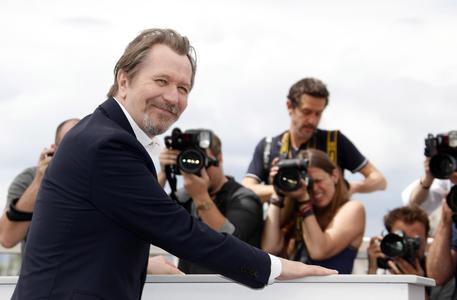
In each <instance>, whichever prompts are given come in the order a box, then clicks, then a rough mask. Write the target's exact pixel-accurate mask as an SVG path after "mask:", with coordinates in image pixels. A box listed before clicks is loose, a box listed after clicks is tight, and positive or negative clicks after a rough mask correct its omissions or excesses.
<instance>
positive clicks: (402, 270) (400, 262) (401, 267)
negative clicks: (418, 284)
mask: <svg viewBox="0 0 457 300" xmlns="http://www.w3.org/2000/svg"><path fill="white" fill-rule="evenodd" d="M387 265H388V266H389V271H390V272H391V273H392V274H409V275H417V276H425V272H424V270H423V269H422V267H421V265H420V263H419V258H417V257H416V266H415V267H413V266H412V265H411V264H410V263H409V262H407V261H406V260H405V259H403V258H401V257H396V258H394V259H393V260H390V261H389V262H387Z"/></svg>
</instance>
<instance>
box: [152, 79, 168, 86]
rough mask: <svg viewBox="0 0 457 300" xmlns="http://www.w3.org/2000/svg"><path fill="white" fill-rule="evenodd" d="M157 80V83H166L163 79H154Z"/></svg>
mask: <svg viewBox="0 0 457 300" xmlns="http://www.w3.org/2000/svg"><path fill="white" fill-rule="evenodd" d="M155 81H156V82H157V84H158V85H161V86H163V85H166V84H167V81H166V80H165V79H156V80H155Z"/></svg>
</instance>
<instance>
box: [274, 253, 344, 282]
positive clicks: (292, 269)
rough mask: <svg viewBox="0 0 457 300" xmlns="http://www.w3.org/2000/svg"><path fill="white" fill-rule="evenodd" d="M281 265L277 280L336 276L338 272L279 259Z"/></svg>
mask: <svg viewBox="0 0 457 300" xmlns="http://www.w3.org/2000/svg"><path fill="white" fill-rule="evenodd" d="M279 259H280V261H281V265H282V272H281V274H280V275H279V276H278V277H276V279H278V280H289V279H297V278H302V277H305V276H326V275H336V274H338V271H336V270H332V269H327V268H324V267H321V266H314V265H307V264H304V263H302V262H299V261H291V260H287V259H284V258H279Z"/></svg>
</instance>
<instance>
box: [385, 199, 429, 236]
mask: <svg viewBox="0 0 457 300" xmlns="http://www.w3.org/2000/svg"><path fill="white" fill-rule="evenodd" d="M397 221H401V222H403V223H405V224H408V225H411V224H414V223H416V222H419V223H421V224H423V225H424V227H425V233H426V234H427V235H428V233H429V230H430V222H429V220H428V216H427V213H426V212H425V211H424V210H423V209H422V208H420V207H419V206H417V205H413V206H401V207H398V208H395V209H393V210H391V211H389V212H388V213H387V214H386V215H385V216H384V226H385V227H386V229H387V231H389V232H391V231H392V226H393V225H394V224H395V222H397Z"/></svg>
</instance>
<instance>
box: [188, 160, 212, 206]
mask: <svg viewBox="0 0 457 300" xmlns="http://www.w3.org/2000/svg"><path fill="white" fill-rule="evenodd" d="M181 174H182V177H183V179H184V189H185V190H186V192H187V194H188V195H189V196H190V197H191V198H192V199H194V200H198V199H200V198H201V197H204V196H207V195H208V187H209V177H208V173H207V172H206V169H205V168H203V169H202V170H201V171H200V176H197V175H195V174H190V173H184V172H182V171H181Z"/></svg>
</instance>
